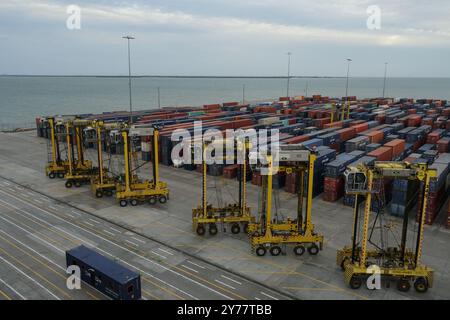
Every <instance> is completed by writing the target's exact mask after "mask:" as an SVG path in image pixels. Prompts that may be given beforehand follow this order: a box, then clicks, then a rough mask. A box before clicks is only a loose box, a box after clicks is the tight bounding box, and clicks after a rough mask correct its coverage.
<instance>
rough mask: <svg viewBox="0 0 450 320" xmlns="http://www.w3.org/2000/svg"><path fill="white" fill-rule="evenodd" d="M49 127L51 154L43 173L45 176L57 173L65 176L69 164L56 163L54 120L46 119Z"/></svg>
mask: <svg viewBox="0 0 450 320" xmlns="http://www.w3.org/2000/svg"><path fill="white" fill-rule="evenodd" d="M47 121H48V124H49V127H50V144H51V154H52V159H51V161H50V162H49V163H48V164H47V166H46V167H45V173H46V175H47V176H52V175H54V174H57V173H62V174H64V175H65V174H66V173H67V170H68V167H69V162H68V161H62V160H60V161H58V159H57V150H56V148H57V146H56V145H57V143H58V141H56V133H55V119H54V118H48V119H47Z"/></svg>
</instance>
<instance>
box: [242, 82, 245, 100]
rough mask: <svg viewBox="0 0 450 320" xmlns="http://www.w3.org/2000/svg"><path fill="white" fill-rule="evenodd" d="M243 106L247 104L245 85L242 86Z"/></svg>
mask: <svg viewBox="0 0 450 320" xmlns="http://www.w3.org/2000/svg"><path fill="white" fill-rule="evenodd" d="M242 104H245V84H243V85H242Z"/></svg>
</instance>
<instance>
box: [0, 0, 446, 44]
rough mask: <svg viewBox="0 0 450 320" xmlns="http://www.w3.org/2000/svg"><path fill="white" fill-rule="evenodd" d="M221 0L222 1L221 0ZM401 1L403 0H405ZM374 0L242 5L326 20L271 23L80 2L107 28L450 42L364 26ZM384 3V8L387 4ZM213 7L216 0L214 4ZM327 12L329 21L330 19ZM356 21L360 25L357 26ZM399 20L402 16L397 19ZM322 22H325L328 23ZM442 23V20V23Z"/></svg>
mask: <svg viewBox="0 0 450 320" xmlns="http://www.w3.org/2000/svg"><path fill="white" fill-rule="evenodd" d="M229 1H230V3H231V5H233V4H234V5H235V6H239V4H238V3H237V2H236V1H235V0H229ZM219 2H220V1H219ZM401 2H402V1H400V3H401ZM370 3H371V1H368V0H339V1H337V0H330V1H320V0H317V1H306V0H298V1H294V0H258V1H255V0H254V1H250V2H245V4H243V5H241V6H246V7H247V8H249V7H253V8H254V7H263V8H265V9H266V10H269V9H270V8H277V9H278V10H280V9H285V10H289V9H290V8H291V9H292V11H294V12H296V11H298V10H303V8H307V11H308V12H315V13H316V14H317V16H318V20H319V21H325V22H324V23H323V24H322V25H314V24H301V20H299V21H298V22H289V21H287V22H285V23H279V22H273V21H271V19H270V17H269V18H266V19H262V18H259V19H258V18H236V17H233V16H220V15H205V14H195V13H187V12H183V11H180V10H168V9H164V8H161V7H156V6H149V5H146V4H144V3H140V2H137V3H127V4H122V5H117V4H114V2H113V4H110V5H105V4H95V3H84V4H83V5H81V9H82V18H83V23H84V25H85V26H86V27H92V28H100V29H101V28H105V27H107V26H111V25H113V26H117V25H127V26H134V27H135V28H152V27H160V28H161V27H166V28H167V32H170V30H172V29H173V28H178V30H184V31H190V32H195V33H198V34H202V33H210V34H218V35H224V34H226V35H230V34H234V35H237V36H239V37H245V36H246V37H249V38H251V37H264V38H265V39H267V41H270V40H271V39H274V40H280V39H284V40H286V41H292V42H300V43H311V42H317V41H320V42H323V41H328V42H332V43H340V44H351V45H367V44H369V45H371V46H373V45H379V46H404V47H414V46H417V45H418V44H420V45H427V46H446V47H448V46H450V41H449V40H450V31H449V30H450V29H445V28H443V29H442V28H434V29H430V28H421V27H420V26H418V27H417V26H409V27H401V26H398V25H395V24H394V26H389V25H388V24H387V23H385V24H382V28H381V30H368V29H367V28H365V25H366V19H367V13H366V8H367V6H368V5H369V4H370ZM384 6H385V7H384ZM211 7H212V8H214V2H212V3H211ZM380 7H381V8H386V9H382V21H386V20H387V17H391V18H395V19H397V20H401V18H402V19H403V20H404V13H403V14H402V13H401V10H400V9H401V8H402V6H392V5H389V2H385V1H381V4H380ZM0 8H1V9H2V10H3V11H6V10H10V11H16V12H21V13H22V14H25V15H27V16H31V17H33V18H35V19H50V20H53V21H61V20H62V19H65V17H66V16H67V14H66V5H65V4H62V3H57V2H52V1H40V2H36V1H31V0H14V1H8V2H2V3H1V4H0ZM327 17H328V18H329V21H328V23H327ZM343 18H348V19H351V21H349V26H345V25H344V26H333V23H330V21H335V20H339V19H343ZM355 20H358V21H359V22H358V23H359V27H357V28H355V27H352V26H355V24H356V22H355ZM396 24H398V21H397V22H396ZM323 25H326V26H325V27H324V26H323ZM442 26H443V27H445V26H448V24H447V25H444V22H442Z"/></svg>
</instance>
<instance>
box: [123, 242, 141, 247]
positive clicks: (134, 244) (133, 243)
mask: <svg viewBox="0 0 450 320" xmlns="http://www.w3.org/2000/svg"><path fill="white" fill-rule="evenodd" d="M125 242H127V243H131V244H132V245H133V246H135V247H139V245H138V244H137V243H135V242H133V241H130V240H125Z"/></svg>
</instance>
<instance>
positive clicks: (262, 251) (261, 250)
mask: <svg viewBox="0 0 450 320" xmlns="http://www.w3.org/2000/svg"><path fill="white" fill-rule="evenodd" d="M255 252H256V255H257V256H258V257H263V256H265V255H266V252H267V250H266V248H264V247H263V246H259V247H258V248H256V250H255Z"/></svg>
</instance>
